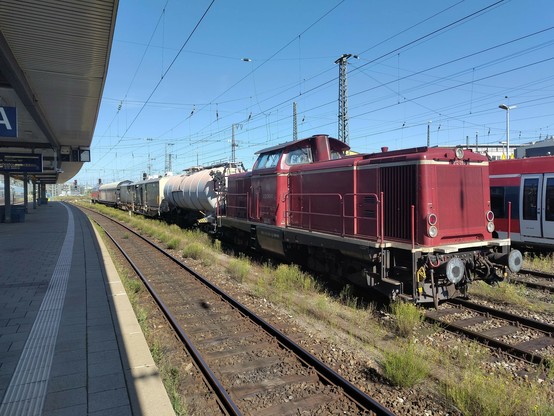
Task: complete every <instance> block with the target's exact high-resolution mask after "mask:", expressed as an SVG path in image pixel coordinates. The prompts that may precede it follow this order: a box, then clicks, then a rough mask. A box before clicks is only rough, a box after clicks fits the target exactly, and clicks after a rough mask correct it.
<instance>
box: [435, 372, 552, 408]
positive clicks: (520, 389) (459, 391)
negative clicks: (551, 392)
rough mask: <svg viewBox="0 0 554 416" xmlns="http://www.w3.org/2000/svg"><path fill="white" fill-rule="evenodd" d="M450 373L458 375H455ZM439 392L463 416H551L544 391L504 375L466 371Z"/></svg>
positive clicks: (452, 379)
mask: <svg viewBox="0 0 554 416" xmlns="http://www.w3.org/2000/svg"><path fill="white" fill-rule="evenodd" d="M454 370H456V369H454ZM453 373H456V374H459V371H453ZM442 388H443V393H444V395H445V396H446V397H447V398H448V399H449V400H450V401H451V402H452V403H453V404H454V405H455V406H456V407H457V408H458V409H459V410H460V411H461V412H462V414H463V415H482V416H519V415H537V416H539V415H541V416H542V415H553V414H554V406H553V405H552V403H549V402H548V400H549V399H548V396H547V394H546V392H545V389H544V388H542V387H541V386H540V385H539V384H537V383H531V382H528V381H526V380H525V379H521V378H519V379H514V378H513V377H512V376H511V375H510V374H507V373H506V374H502V373H498V374H490V373H484V372H483V371H481V370H479V369H478V368H471V369H466V370H465V371H463V372H462V374H461V376H459V377H450V378H449V379H448V381H447V382H446V383H445V384H443V386H442ZM516 392H517V394H516Z"/></svg>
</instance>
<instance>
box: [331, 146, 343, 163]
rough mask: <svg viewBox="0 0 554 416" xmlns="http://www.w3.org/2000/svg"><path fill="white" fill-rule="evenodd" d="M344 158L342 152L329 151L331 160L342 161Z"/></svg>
mask: <svg viewBox="0 0 554 416" xmlns="http://www.w3.org/2000/svg"><path fill="white" fill-rule="evenodd" d="M343 157H344V151H342V150H332V149H331V160H337V159H342V158H343Z"/></svg>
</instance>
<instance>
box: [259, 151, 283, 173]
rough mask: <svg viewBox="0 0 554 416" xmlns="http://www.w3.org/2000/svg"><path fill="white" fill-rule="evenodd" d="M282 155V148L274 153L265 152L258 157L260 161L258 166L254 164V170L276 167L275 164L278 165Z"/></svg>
mask: <svg viewBox="0 0 554 416" xmlns="http://www.w3.org/2000/svg"><path fill="white" fill-rule="evenodd" d="M280 157H281V150H279V151H278V152H273V153H264V154H262V155H260V156H259V157H258V161H257V162H256V166H254V170H256V169H268V168H274V167H275V166H277V163H278V162H279V158H280Z"/></svg>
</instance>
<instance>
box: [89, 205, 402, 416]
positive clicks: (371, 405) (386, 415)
mask: <svg viewBox="0 0 554 416" xmlns="http://www.w3.org/2000/svg"><path fill="white" fill-rule="evenodd" d="M98 214H99V215H103V214H100V213H98ZM106 218H108V219H110V220H111V221H114V222H116V223H117V224H119V225H120V226H121V227H123V228H125V229H127V230H128V231H129V232H132V233H133V234H134V235H136V236H137V237H139V238H141V239H143V240H144V241H145V242H147V243H148V244H150V245H151V246H152V247H153V248H155V249H157V250H158V251H159V252H161V253H162V254H164V255H165V256H167V257H168V258H170V259H171V260H172V261H174V262H175V263H176V264H178V265H179V266H180V267H182V268H184V269H185V270H186V271H187V272H189V273H190V274H192V275H193V276H194V277H195V278H196V279H197V280H199V281H200V282H202V283H203V284H204V285H205V286H206V287H208V288H209V289H211V290H212V291H214V292H215V293H217V294H218V295H219V296H221V298H222V299H224V300H225V301H227V302H229V304H231V305H232V306H233V307H235V308H236V309H237V310H238V311H239V312H241V313H242V314H243V315H244V316H245V317H247V318H249V319H250V320H252V321H253V322H254V323H256V324H257V325H259V326H260V327H262V328H263V329H264V330H265V331H266V332H267V333H269V334H270V335H272V336H273V337H274V338H275V339H276V340H277V341H278V342H279V343H280V344H281V345H283V346H284V347H285V348H287V349H289V350H290V351H292V352H293V353H294V354H296V355H297V356H298V357H299V358H300V359H301V360H302V361H303V362H304V363H305V364H307V365H309V366H311V367H313V368H314V369H315V370H316V371H317V372H318V374H319V375H320V376H321V377H322V378H323V379H325V380H327V382H328V383H330V384H333V385H336V386H338V387H340V388H342V389H343V391H344V393H345V394H346V395H347V396H349V397H350V398H351V399H352V400H353V401H354V402H356V403H357V404H358V405H359V406H361V407H362V408H364V409H367V410H369V411H372V412H374V413H375V414H376V415H377V416H394V413H392V412H391V411H390V410H389V409H387V408H386V407H384V406H383V405H381V404H380V403H379V402H377V401H375V400H374V399H373V398H371V397H370V396H368V395H367V394H366V393H364V392H363V391H361V390H360V389H359V388H357V387H356V386H354V385H353V384H352V383H350V382H349V381H348V380H346V379H345V378H344V377H342V376H341V375H340V374H338V373H337V372H336V371H334V370H333V369H331V368H330V367H328V366H327V365H326V364H324V363H323V362H322V361H320V360H319V359H317V358H316V357H315V356H314V355H312V354H310V353H309V352H308V351H306V350H305V349H303V348H302V347H301V346H299V345H298V344H296V343H295V342H294V341H292V340H291V339H290V338H288V337H287V336H286V335H285V334H283V333H282V332H281V331H279V330H278V329H277V328H275V327H274V326H272V325H271V324H269V323H268V322H266V321H265V320H264V319H262V318H260V317H259V316H257V315H256V314H255V313H254V312H252V311H251V310H250V309H248V308H247V307H246V306H244V305H242V304H241V303H240V302H238V301H237V300H236V299H234V298H233V297H231V296H230V295H228V294H227V293H226V292H225V291H223V290H222V289H220V288H218V287H217V286H215V285H214V284H212V283H211V282H210V281H208V280H207V279H206V278H205V277H203V276H202V275H200V274H199V273H197V272H196V271H194V270H193V269H191V268H189V267H188V266H187V265H186V264H184V263H183V262H181V261H180V260H179V259H177V258H176V257H174V256H172V255H171V254H170V253H168V252H166V251H165V250H164V249H163V248H161V247H160V246H158V245H157V244H155V243H153V242H152V241H149V240H148V239H146V238H145V237H143V236H141V235H140V234H138V233H136V232H135V231H134V230H132V229H130V228H128V227H127V226H125V225H124V224H120V223H118V222H117V221H115V220H113V219H111V218H109V217H106ZM110 238H111V237H110ZM112 241H113V240H112ZM116 244H117V243H116ZM118 248H119V245H118ZM131 264H132V263H131ZM133 267H134V266H133ZM141 278H142V277H141ZM147 287H148V290H149V291H150V292H151V293H152V292H153V288H151V286H150V285H149V284H147ZM153 296H154V295H153ZM156 299H158V297H157V295H156ZM160 302H161V300H160ZM164 308H165V306H164ZM168 313H169V312H168ZM168 319H169V318H168ZM175 325H176V328H179V329H178V330H179V334H180V336H181V333H182V334H183V338H184V339H186V340H187V342H190V339H189V338H188V337H187V336H186V334H185V333H184V332H183V330H182V328H180V326H179V325H178V324H176V323H175ZM187 345H188V344H187ZM191 347H192V348H193V350H194V351H195V354H196V355H197V356H198V359H199V360H201V362H203V363H204V364H205V362H204V360H203V359H202V357H201V355H200V353H199V352H198V351H197V350H196V348H194V346H192V344H191ZM191 354H192V353H191ZM208 371H209V373H211V370H209V369H208ZM212 377H213V379H214V382H216V384H219V381H218V380H217V378H216V377H215V375H213V373H211V376H210V378H209V379H211V378H212ZM223 391H225V390H223ZM225 395H226V396H227V393H226V391H225ZM228 400H229V401H230V403H229V405H230V404H231V403H232V405H233V406H235V407H236V405H235V404H234V403H233V402H232V400H231V399H230V398H229V399H228ZM225 401H227V400H225ZM237 411H238V409H237ZM239 412H240V411H239ZM233 414H235V413H233ZM236 414H240V413H236Z"/></svg>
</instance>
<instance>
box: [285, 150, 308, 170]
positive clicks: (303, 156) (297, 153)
mask: <svg viewBox="0 0 554 416" xmlns="http://www.w3.org/2000/svg"><path fill="white" fill-rule="evenodd" d="M312 162H313V158H312V149H310V148H309V147H303V148H301V149H294V150H292V151H291V152H290V153H289V154H288V155H287V157H286V159H285V163H286V164H287V165H289V166H293V165H301V164H303V163H312Z"/></svg>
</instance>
